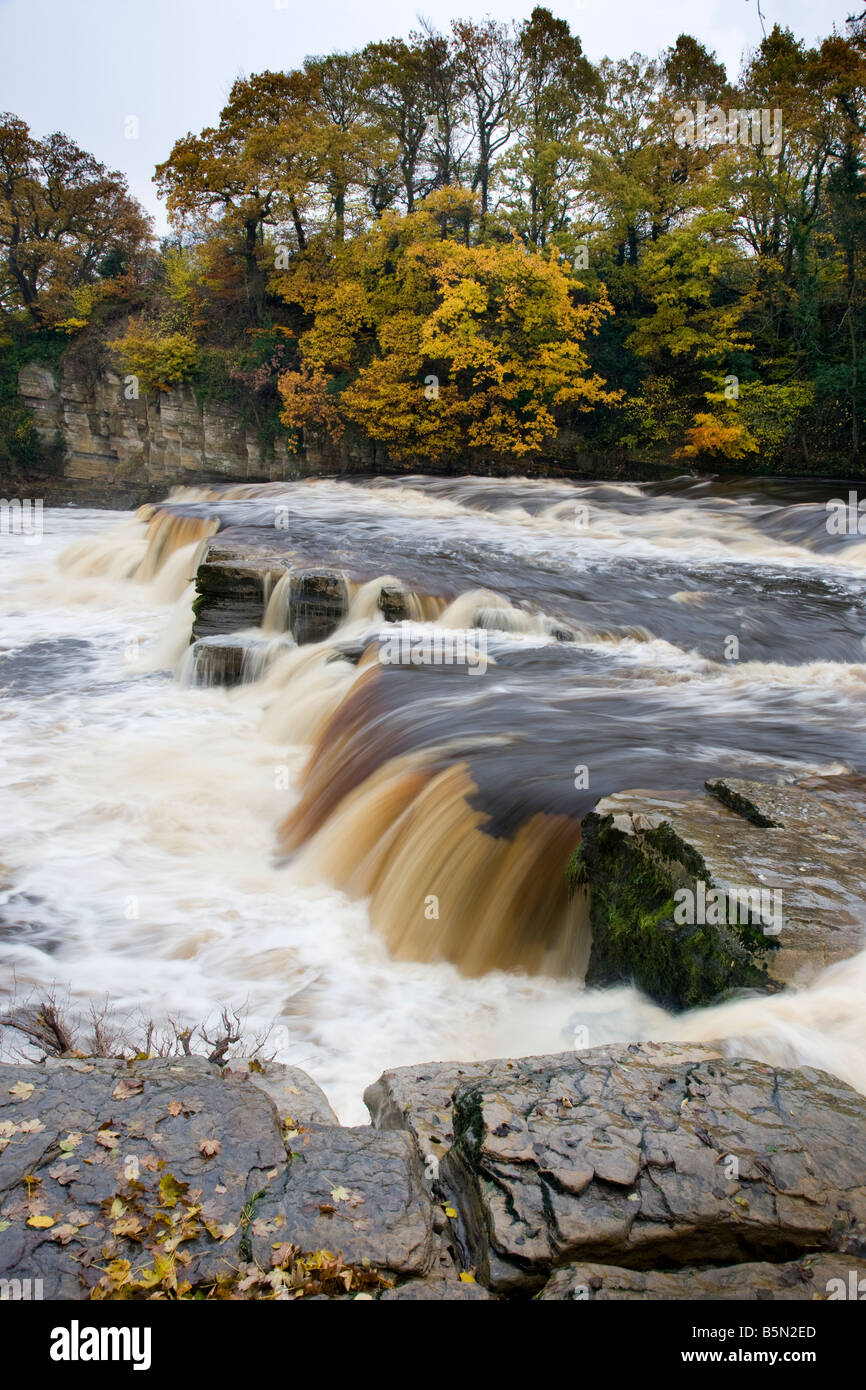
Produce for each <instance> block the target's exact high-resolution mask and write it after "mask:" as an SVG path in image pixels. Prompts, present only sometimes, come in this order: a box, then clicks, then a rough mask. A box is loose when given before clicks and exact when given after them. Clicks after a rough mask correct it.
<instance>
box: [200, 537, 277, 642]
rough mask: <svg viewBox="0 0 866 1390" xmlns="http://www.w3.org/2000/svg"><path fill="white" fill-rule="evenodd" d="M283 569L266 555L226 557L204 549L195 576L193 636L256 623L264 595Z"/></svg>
mask: <svg viewBox="0 0 866 1390" xmlns="http://www.w3.org/2000/svg"><path fill="white" fill-rule="evenodd" d="M284 573H285V565H283V564H280V563H279V561H276V560H272V559H269V558H267V557H264V558H260V559H256V558H244V559H240V558H233V557H227V556H225V555H224V553H223V552H220V551H219V550H217V549H215V548H213V547H212V548H211V549H209V550H208V553H207V555H206V556H205V559H204V561H203V562H202V563H201V564H200V565H199V567H198V569H197V571H196V576H195V587H196V598H195V603H194V606H193V611H194V614H195V620H194V623H193V637H194V638H200V637H212V636H217V635H223V634H225V633H229V632H238V631H240V630H241V629H243V628H248V627H258V626H260V624H261V621H262V618H263V617H264V612H265V606H266V602H267V596H268V595H269V594H270V593H271V592H272V590H273V588H274V586H275V585H276V583H277V581H278V580H279V579H280V578H281V577H282V575H283V574H284Z"/></svg>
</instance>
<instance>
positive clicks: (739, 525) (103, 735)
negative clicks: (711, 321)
mask: <svg viewBox="0 0 866 1390" xmlns="http://www.w3.org/2000/svg"><path fill="white" fill-rule="evenodd" d="M836 495H839V489H838V488H837V489H833V488H827V487H824V486H822V485H819V484H815V485H801V484H798V485H796V488H795V489H792V486H791V485H786V484H782V483H772V484H770V483H765V484H762V485H760V486H758V485H757V484H755V483H754V482H753V483H751V484H750V485H745V484H743V483H725V484H720V483H715V482H712V481H710V480H707V481H699V482H696V481H694V480H692V479H689V480H680V481H677V482H675V483H673V484H668V485H665V486H661V485H651V486H637V485H630V484H605V485H595V486H591V487H586V486H575V485H571V484H566V483H562V482H552V481H527V480H519V479H513V480H507V481H503V480H486V479H478V478H457V479H448V480H442V479H436V480H434V479H423V478H402V479H400V480H383V479H377V480H362V481H353V482H336V481H325V480H322V481H311V482H305V483H300V484H294V485H289V484H279V485H277V484H274V485H271V486H269V487H264V488H262V487H256V488H252V487H251V488H243V487H240V488H234V489H230V490H229V492H228V493H226V494H225V495H223V496H221V497H217V496H213V497H211V496H209V495H208V494H206V493H187V494H186V495H183V494H180V495H179V496H178V498H177V500H176V502H175V504H174V505H173V512H172V516H171V518H170V523H171V524H170V527H169V528H167V527H166V526H161V523H160V520H159V518H157V519H156V520H155V521H153V522H151V523H150V526H149V527H148V524H147V521H146V519H143V518H133V517H129V516H124V515H122V514H118V513H104V512H88V511H82V510H71V509H65V510H56V511H49V512H47V513H46V514H45V523H46V531H45V535H44V537H43V538H42V542H41V544H39V545H36V546H34V545H25V544H23V542H22V540H21V539H19V538H16V537H5V536H4V537H3V538H2V547H3V548H2V551H0V565H2V583H3V588H4V591H5V592H6V593H7V594H8V600H7V603H6V605H5V607H6V612H5V613H4V615H3V617H2V620H0V714H2V717H0V737H2V739H3V745H4V746H3V758H2V764H0V778H2V785H3V806H4V816H3V831H4V833H3V842H2V848H0V859H2V863H0V889H2V893H0V969H2V971H3V983H4V987H8V989H9V991H10V992H11V991H12V988H13V977H14V990H15V992H16V994H17V995H18V996H19V997H26V996H27V995H28V994H29V993H30V992H31V991H36V992H42V993H44V991H45V990H46V989H48V988H51V987H55V988H56V989H57V990H58V991H59V992H60V993H61V994H62V993H63V992H64V991H69V993H70V994H71V996H72V999H73V1005H74V1004H75V1002H76V1001H82V1002H83V1001H88V1000H91V999H96V1000H99V999H103V998H105V997H106V996H109V997H110V1000H111V1003H112V1007H113V1009H114V1010H116V1011H117V1012H118V1014H119V1015H121V1016H128V1017H136V1016H137V1017H140V1018H148V1017H153V1018H155V1019H157V1020H158V1021H159V1020H163V1019H165V1018H173V1019H175V1020H177V1021H178V1022H181V1023H195V1022H197V1021H199V1020H200V1019H203V1018H206V1017H210V1019H211V1020H213V1019H214V1016H215V1014H216V1013H217V1012H218V1010H219V1008H220V1007H221V1006H222V1005H223V1004H231V1005H233V1006H235V1007H243V1008H245V1009H246V1011H247V1028H248V1031H249V1032H250V1033H255V1032H256V1031H257V1030H263V1029H265V1028H267V1027H268V1026H269V1025H276V1027H275V1031H274V1033H273V1035H272V1044H273V1045H274V1046H276V1047H277V1048H278V1051H279V1055H280V1057H281V1059H282V1060H285V1061H291V1062H295V1063H296V1064H298V1065H301V1066H303V1067H304V1068H305V1069H306V1070H308V1071H309V1072H310V1073H311V1074H312V1075H313V1076H314V1077H315V1078H316V1079H317V1080H318V1081H319V1083H320V1084H321V1085H322V1086H323V1088H324V1089H325V1091H326V1092H327V1094H328V1096H329V1098H330V1099H331V1101H332V1103H333V1104H334V1105H335V1107H336V1109H337V1110H338V1113H339V1114H340V1117H341V1119H343V1120H344V1121H348V1122H350V1123H351V1122H362V1121H363V1120H364V1118H365V1112H364V1109H363V1105H362V1103H361V1092H362V1090H363V1087H364V1086H365V1085H366V1084H367V1083H369V1082H370V1081H371V1080H373V1079H374V1078H375V1077H376V1076H377V1075H378V1074H379V1072H380V1071H381V1070H383V1068H385V1067H387V1066H395V1065H402V1064H408V1063H413V1062H420V1061H427V1060H433V1059H445V1058H463V1059H467V1060H468V1059H471V1058H480V1057H485V1056H497V1055H499V1056H502V1055H516V1054H525V1053H531V1052H542V1051H557V1050H561V1049H563V1048H567V1047H570V1046H573V1045H574V1042H575V1039H576V1038H578V1039H579V1040H580V1041H584V1040H586V1039H588V1042H589V1044H590V1045H593V1044H596V1043H600V1042H604V1041H607V1040H610V1039H623V1038H629V1039H631V1038H640V1037H654V1038H657V1039H658V1038H691V1039H698V1038H700V1039H708V1040H709V1039H725V1040H726V1043H727V1046H728V1047H729V1048H730V1049H732V1050H735V1051H736V1050H739V1051H741V1052H746V1053H749V1054H751V1055H759V1056H762V1057H766V1058H768V1059H772V1060H778V1061H794V1060H797V1061H805V1062H810V1063H812V1064H814V1065H818V1066H823V1067H827V1068H828V1069H831V1070H833V1071H835V1072H837V1073H838V1074H839V1075H841V1076H843V1077H844V1078H845V1079H847V1080H849V1081H851V1082H852V1083H853V1084H855V1085H857V1086H859V1087H860V1088H861V1089H863V1090H866V1013H864V1010H863V998H864V986H866V954H864V955H862V956H859V957H857V958H856V959H854V960H853V961H849V962H844V963H843V964H841V965H839V966H835V967H833V968H832V969H831V970H828V971H826V972H824V974H823V976H821V977H819V978H817V979H815V980H812V981H809V982H807V983H806V984H805V985H804V987H803V988H801V989H799V990H797V991H788V992H786V993H785V994H784V995H781V996H777V997H775V998H744V999H740V1000H732V1001H728V1002H726V1003H723V1004H720V1005H718V1006H716V1007H714V1008H712V1009H707V1010H703V1011H701V1012H698V1013H695V1014H693V1015H689V1016H682V1017H679V1018H673V1017H670V1016H668V1015H666V1014H665V1013H664V1012H663V1011H662V1010H660V1009H659V1008H657V1007H656V1006H655V1005H653V1004H651V1003H649V1002H648V1001H647V1000H645V999H643V998H642V997H641V996H640V995H639V994H638V993H637V992H636V991H635V990H633V989H630V988H626V987H622V988H618V989H615V990H610V991H586V990H583V989H582V987H581V985H580V983H579V978H576V977H575V973H574V972H575V970H578V969H579V967H580V962H581V959H582V958H583V957H584V954H585V945H586V940H585V926H584V924H583V922H582V921H581V918H580V914H581V905H580V903H579V902H578V903H573V904H568V903H566V901H565V899H564V895H563V892H562V870H563V867H564V863H565V860H566V859H567V856H568V852H569V850H570V849H571V848H572V847H573V845H574V842H575V839H576V830H577V823H578V821H579V818H580V817H581V816H582V815H583V814H584V813H585V812H586V810H588V809H589V808H590V806H591V805H592V804H594V803H595V802H596V801H597V800H598V798H599V797H601V796H603V795H605V794H606V793H607V792H610V791H614V790H619V789H623V788H627V787H652V788H659V789H674V788H680V789H684V790H690V789H697V788H699V787H700V786H701V785H702V783H703V780H704V779H705V778H706V777H708V776H711V775H717V774H720V773H728V774H732V773H735V774H739V775H746V776H749V775H752V776H758V777H760V778H764V779H767V780H773V779H778V778H781V777H791V776H797V775H801V774H808V773H810V772H818V771H820V772H831V773H832V772H840V773H841V772H845V771H848V770H851V771H863V770H864V769H866V730H864V727H863V719H862V709H863V697H864V693H866V649H864V632H866V541H864V540H863V539H862V538H860V537H858V536H856V535H854V536H850V537H834V536H830V535H828V531H827V528H826V525H825V521H826V511H825V507H824V501H825V498H826V497H827V496H836ZM842 495H844V493H843V494H842ZM278 507H279V508H283V509H285V508H286V507H287V508H288V519H289V525H288V531H287V532H286V531H283V533H282V534H280V532H278V531H277V530H276V529H275V524H274V518H275V509H276V508H278ZM284 524H285V522H284V520H281V522H280V525H284ZM217 525H220V526H221V528H222V529H221V531H220V535H219V541H218V543H219V544H220V545H223V544H225V546H226V547H227V548H233V547H236V546H239V545H246V544H255V545H261V544H266V545H268V546H270V547H271V548H275V549H282V550H285V549H286V548H287V547H289V548H290V549H291V554H292V562H293V563H296V564H300V565H303V564H327V565H329V566H336V567H338V568H340V569H342V570H343V572H344V573H345V575H346V577H347V579H348V580H349V582H350V586H351V590H352V600H351V607H350V612H349V617H348V619H347V621H346V623H345V624H344V625H343V627H342V629H341V630H340V631H338V633H336V634H335V635H334V637H333V638H332V639H330V640H329V641H328V642H325V643H320V644H315V645H313V646H310V647H301V648H293V647H292V646H291V645H290V643H288V642H287V639H286V637H285V635H284V634H281V632H280V629H281V627H282V626H283V625H284V623H283V621H281V602H282V600H281V595H280V594H279V593H276V592H275V593H273V594H272V595H271V604H270V607H269V608H268V619H267V621H266V622H265V628H266V629H267V631H266V633H265V634H264V637H266V638H267V639H268V640H269V641H270V643H271V646H270V647H269V648H265V649H264V650H266V653H267V656H268V661H267V662H265V661H261V662H259V664H258V666H253V667H251V668H250V669H251V671H252V672H253V674H256V673H257V674H258V675H259V679H257V680H255V681H253V682H251V683H249V684H246V685H243V686H241V687H239V688H238V689H235V690H223V689H219V688H213V687H205V688H201V687H196V686H193V685H190V684H189V681H188V679H178V676H177V672H178V671H179V672H180V673H181V675H185V676H188V674H189V668H190V658H189V656H188V655H186V656H184V653H185V649H186V646H187V643H188V639H189V629H190V622H191V609H190V605H191V599H192V592H191V589H190V587H189V581H190V579H191V577H192V575H193V573H194V569H195V566H196V564H197V562H198V560H199V558H200V557H201V555H202V553H203V549H204V546H205V545H206V543H207V542H206V536H207V535H208V534H209V533H211V532H213V531H214V530H215V529H216V526H217ZM160 527H161V529H160ZM61 555H62V556H63V559H62V560H60V557H61ZM58 562H59V563H58ZM383 575H390V576H392V577H394V578H395V579H397V580H399V581H400V582H401V583H403V584H404V585H406V586H407V587H408V588H409V589H411V590H412V591H413V592H414V593H415V594H416V595H417V599H416V604H417V616H418V617H419V619H424V620H426V621H427V622H433V623H435V624H436V626H437V628H438V629H439V630H441V629H443V628H465V627H468V626H469V625H471V624H473V623H476V624H477V623H482V624H483V626H484V629H485V631H486V635H487V639H488V654H489V658H490V661H489V664H488V665H487V668H486V670H485V671H484V672H483V674H482V673H479V674H476V675H475V676H472V675H467V674H465V673H461V672H459V671H456V670H453V669H449V668H446V667H438V668H437V667H432V668H431V667H422V668H416V667H390V668H389V667H382V666H381V665H380V664H379V663H378V662H376V661H375V660H370V659H368V658H366V657H365V658H364V659H363V660H362V661H361V663H360V665H354V664H351V663H350V662H348V661H346V660H342V659H340V647H341V644H342V645H343V646H344V647H345V646H346V645H348V646H351V645H352V643H355V645H356V646H357V645H358V643H359V641H360V645H361V646H362V647H363V645H364V641H363V639H364V638H365V637H366V636H367V635H369V634H370V633H371V632H373V631H374V630H378V629H381V627H382V623H381V619H380V618H379V616H378V615H377V612H376V598H377V595H378V592H379V587H380V584H379V583H378V582H377V583H373V581H379V580H380V579H381V577H382V576H383ZM263 619H264V603H263ZM731 637H735V638H736V640H737V644H738V647H739V650H738V653H737V656H738V659H737V660H730V659H728V655H729V653H730V639H731ZM254 638H257V639H263V634H262V633H261V632H256V633H250V634H247V639H246V640H252V639H254ZM261 648H262V641H261V640H260V641H259V642H258V645H257V648H256V649H257V650H258V649H261ZM335 658H336V659H335ZM578 766H582V767H585V768H587V770H588V778H589V785H588V786H587V787H583V786H581V787H580V788H578V787H576V786H575V780H576V779H575V769H576V767H578ZM578 780H579V779H578ZM431 895H434V896H435V898H436V899H437V900H438V910H439V916H438V917H437V918H435V920H433V919H431V917H430V916H429V914H428V913H427V912H426V910H425V904H427V903H428V902H429V901H430V898H431ZM864 926H866V912H864ZM577 1030H585V1032H578V1031H577Z"/></svg>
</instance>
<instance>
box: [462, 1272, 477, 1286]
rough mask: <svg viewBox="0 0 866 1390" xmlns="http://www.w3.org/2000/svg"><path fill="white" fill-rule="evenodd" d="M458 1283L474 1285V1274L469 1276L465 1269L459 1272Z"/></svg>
mask: <svg viewBox="0 0 866 1390" xmlns="http://www.w3.org/2000/svg"><path fill="white" fill-rule="evenodd" d="M460 1282H461V1284H474V1283H475V1275H474V1274H470V1273H469V1271H468V1270H467V1269H464V1270H461V1272H460Z"/></svg>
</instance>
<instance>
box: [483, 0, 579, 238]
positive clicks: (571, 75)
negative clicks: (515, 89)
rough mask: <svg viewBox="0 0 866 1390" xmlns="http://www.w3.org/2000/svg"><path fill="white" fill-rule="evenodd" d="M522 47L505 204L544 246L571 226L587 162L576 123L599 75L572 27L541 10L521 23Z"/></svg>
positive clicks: (518, 224)
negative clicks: (578, 184)
mask: <svg viewBox="0 0 866 1390" xmlns="http://www.w3.org/2000/svg"><path fill="white" fill-rule="evenodd" d="M517 45H518V51H519V55H520V63H521V81H520V84H519V94H518V95H517V96H516V98H515V101H514V104H513V124H514V136H515V142H514V146H513V148H512V149H510V150H509V153H508V157H507V159H506V161H505V183H506V186H507V190H508V195H507V198H506V205H507V207H508V212H509V218H510V221H511V222H512V225H514V226H515V227H516V228H517V230H518V231H519V233H520V234H521V236H523V237H525V238H526V239H527V240H528V241H531V242H532V243H533V245H534V246H545V245H546V244H547V242H548V240H549V239H550V237H551V236H552V235H553V234H554V233H556V232H558V231H561V230H563V229H564V228H565V227H566V226H567V224H568V220H569V213H570V209H571V205H572V202H573V199H574V197H575V184H576V182H577V179H576V175H577V171H578V170H579V169H580V167H581V165H582V163H583V149H582V146H581V143H580V141H579V139H578V138H577V126H578V122H579V120H580V116H581V114H582V110H583V105H584V98H585V94H586V93H587V92H588V91H589V90H590V89H592V88H593V87H594V86H595V83H596V76H595V71H594V69H593V67H592V64H591V63H590V62H589V61H588V60H587V59H586V58H584V56H583V50H582V48H581V43H580V39H579V38H577V37H576V35H572V33H571V32H570V30H569V27H568V23H567V22H566V21H565V20H564V19H554V18H553V16H552V14H551V13H550V11H549V10H546V9H542V8H541V7H540V6H537V7H536V8H535V9H534V10H533V11H532V14H531V16H530V18H529V19H528V20H526V21H524V23H523V24H522V25H521V26H520V28H519V30H518V33H517Z"/></svg>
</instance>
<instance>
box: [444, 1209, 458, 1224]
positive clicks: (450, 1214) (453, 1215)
mask: <svg viewBox="0 0 866 1390" xmlns="http://www.w3.org/2000/svg"><path fill="white" fill-rule="evenodd" d="M445 1215H446V1216H447V1217H450V1219H451V1220H452V1221H455V1220H456V1219H457V1212H456V1211H455V1210H454V1208H453V1207H446V1208H445Z"/></svg>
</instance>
